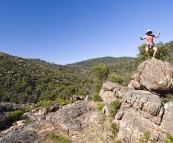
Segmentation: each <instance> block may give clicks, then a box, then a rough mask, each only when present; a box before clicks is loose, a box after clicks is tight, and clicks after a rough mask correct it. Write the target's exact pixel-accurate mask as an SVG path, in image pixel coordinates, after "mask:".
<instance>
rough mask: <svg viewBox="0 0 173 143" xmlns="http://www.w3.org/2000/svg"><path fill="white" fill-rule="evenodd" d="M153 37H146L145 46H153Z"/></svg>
mask: <svg viewBox="0 0 173 143" xmlns="http://www.w3.org/2000/svg"><path fill="white" fill-rule="evenodd" d="M153 37H154V35H149V36H146V39H147V44H153Z"/></svg>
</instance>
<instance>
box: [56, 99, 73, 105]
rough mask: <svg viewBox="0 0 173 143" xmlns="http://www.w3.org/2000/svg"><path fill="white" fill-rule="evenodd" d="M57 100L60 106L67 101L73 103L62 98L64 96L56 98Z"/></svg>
mask: <svg viewBox="0 0 173 143" xmlns="http://www.w3.org/2000/svg"><path fill="white" fill-rule="evenodd" d="M55 101H56V102H57V103H59V105H60V106H62V105H63V104H67V103H71V102H72V101H71V100H65V99H62V98H56V99H55Z"/></svg>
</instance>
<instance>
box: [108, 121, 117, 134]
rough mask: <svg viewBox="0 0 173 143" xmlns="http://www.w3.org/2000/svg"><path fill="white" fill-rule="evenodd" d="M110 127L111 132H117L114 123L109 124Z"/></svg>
mask: <svg viewBox="0 0 173 143" xmlns="http://www.w3.org/2000/svg"><path fill="white" fill-rule="evenodd" d="M110 129H111V131H112V133H113V134H116V133H117V132H118V128H117V124H116V123H112V124H111V125H110Z"/></svg>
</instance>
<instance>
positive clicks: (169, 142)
mask: <svg viewBox="0 0 173 143" xmlns="http://www.w3.org/2000/svg"><path fill="white" fill-rule="evenodd" d="M165 143H173V136H171V135H169V134H168V135H167V137H166V140H165Z"/></svg>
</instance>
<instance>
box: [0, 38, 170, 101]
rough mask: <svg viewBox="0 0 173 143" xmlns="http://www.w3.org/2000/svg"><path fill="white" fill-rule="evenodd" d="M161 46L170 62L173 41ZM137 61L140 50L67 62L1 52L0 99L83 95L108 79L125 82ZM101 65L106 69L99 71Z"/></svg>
mask: <svg viewBox="0 0 173 143" xmlns="http://www.w3.org/2000/svg"><path fill="white" fill-rule="evenodd" d="M163 46H164V47H166V48H167V51H168V52H166V53H165V57H164V60H165V61H168V62H171V63H172V64H173V60H172V59H173V41H171V42H169V43H166V44H163ZM140 62H142V61H141V59H140V53H139V55H138V56H137V57H136V58H133V57H120V58H114V57H102V58H95V59H90V60H86V61H82V62H78V63H74V64H69V65H57V64H54V63H49V62H45V61H43V60H40V59H26V58H21V57H16V56H12V55H9V54H6V53H0V101H6V102H15V103H36V102H38V101H40V100H55V99H56V98H63V99H69V98H70V97H71V96H72V95H74V94H76V95H79V96H83V97H85V96H86V95H87V94H92V93H93V92H98V91H99V89H100V86H101V84H102V83H103V82H105V81H107V80H109V81H113V82H117V83H119V84H122V85H124V86H127V85H128V83H129V81H130V80H131V77H132V75H133V74H134V73H135V72H136V71H137V66H138V65H139V64H140ZM102 69H104V70H105V71H104V70H103V73H104V72H105V73H104V74H102V75H99V72H98V71H99V70H102ZM97 70H98V71H97ZM100 73H101V72H100ZM98 77H99V78H98Z"/></svg>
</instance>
